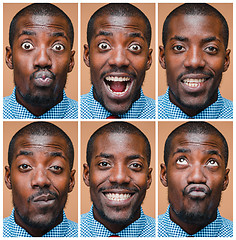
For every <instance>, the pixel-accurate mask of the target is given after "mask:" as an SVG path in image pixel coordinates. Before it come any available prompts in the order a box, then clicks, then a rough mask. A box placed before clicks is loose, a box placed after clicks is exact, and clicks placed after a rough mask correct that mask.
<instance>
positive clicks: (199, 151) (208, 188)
mask: <svg viewBox="0 0 236 240" xmlns="http://www.w3.org/2000/svg"><path fill="white" fill-rule="evenodd" d="M169 156H170V157H169V159H168V166H167V168H166V166H165V165H164V164H162V165H161V168H162V169H161V181H162V183H163V185H164V186H166V187H168V199H169V202H170V206H171V210H170V213H171V217H172V218H173V219H174V220H175V221H177V220H176V216H177V219H180V220H181V221H183V222H187V223H194V224H200V225H204V224H208V223H209V222H211V221H212V220H214V218H215V217H216V209H217V207H218V205H219V203H220V199H221V192H222V191H224V190H225V189H226V188H227V185H228V181H229V179H228V173H229V169H225V159H224V154H223V143H222V140H221V139H220V138H219V137H218V136H215V135H209V134H198V133H181V134H179V135H177V136H176V137H174V138H173V140H172V145H171V150H170V155H169ZM178 221H179V220H178Z"/></svg>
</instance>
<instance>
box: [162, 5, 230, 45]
mask: <svg viewBox="0 0 236 240" xmlns="http://www.w3.org/2000/svg"><path fill="white" fill-rule="evenodd" d="M182 14H183V15H193V16H195V15H202V16H214V17H217V18H218V19H219V20H220V22H221V23H222V27H223V39H224V45H225V49H227V47H228V41H229V27H228V24H227V22H226V20H225V18H224V16H223V15H222V14H221V13H220V12H219V11H218V10H217V9H216V8H214V7H212V6H211V5H209V4H207V3H185V4H182V5H180V6H179V7H177V8H175V9H174V10H173V11H172V12H171V13H170V14H169V15H168V16H167V17H166V20H165V22H164V24H163V30H162V43H163V46H164V47H165V46H166V42H167V37H168V34H169V30H168V27H169V23H170V20H171V19H172V17H174V16H177V15H182Z"/></svg>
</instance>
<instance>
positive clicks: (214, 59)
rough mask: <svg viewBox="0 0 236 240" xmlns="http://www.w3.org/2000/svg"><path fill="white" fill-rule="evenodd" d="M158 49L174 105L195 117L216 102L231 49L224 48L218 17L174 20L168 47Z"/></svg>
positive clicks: (167, 42)
mask: <svg viewBox="0 0 236 240" xmlns="http://www.w3.org/2000/svg"><path fill="white" fill-rule="evenodd" d="M159 50H160V52H159V62H160V64H161V67H162V68H163V69H166V76H167V84H168V86H169V88H170V91H169V97H170V101H171V102H172V103H173V104H175V105H176V106H178V107H179V108H180V109H181V110H182V111H183V112H184V113H186V114H187V115H189V116H195V115H197V114H198V113H199V112H201V111H202V110H204V109H205V108H207V107H208V106H210V105H211V104H213V103H214V102H215V101H216V100H217V97H218V92H217V91H218V88H219V85H220V82H221V79H222V73H223V72H225V71H227V69H228V67H229V64H230V50H229V49H225V45H224V38H223V30H222V23H221V22H220V20H219V19H218V18H217V17H215V16H202V15H194V16H193V15H183V14H180V15H177V16H174V17H172V18H171V20H170V23H169V27H168V35H167V41H166V46H165V48H164V46H160V47H159Z"/></svg>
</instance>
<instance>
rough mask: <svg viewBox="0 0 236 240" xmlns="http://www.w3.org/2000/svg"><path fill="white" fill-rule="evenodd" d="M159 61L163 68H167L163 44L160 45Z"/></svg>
mask: <svg viewBox="0 0 236 240" xmlns="http://www.w3.org/2000/svg"><path fill="white" fill-rule="evenodd" d="M159 63H160V64H161V67H162V68H163V69H166V60H165V49H164V47H163V46H159Z"/></svg>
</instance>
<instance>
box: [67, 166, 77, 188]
mask: <svg viewBox="0 0 236 240" xmlns="http://www.w3.org/2000/svg"><path fill="white" fill-rule="evenodd" d="M75 172H76V171H75V170H71V172H70V185H69V191H68V192H72V190H73V189H74V186H75Z"/></svg>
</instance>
